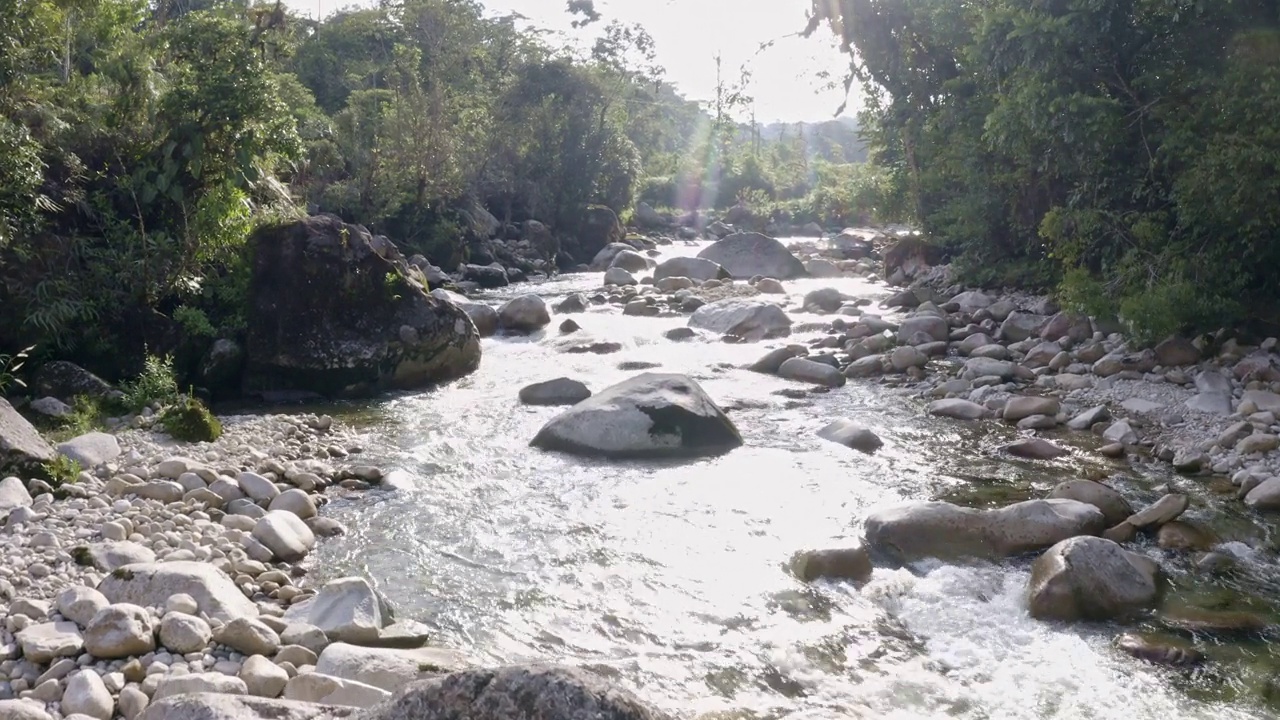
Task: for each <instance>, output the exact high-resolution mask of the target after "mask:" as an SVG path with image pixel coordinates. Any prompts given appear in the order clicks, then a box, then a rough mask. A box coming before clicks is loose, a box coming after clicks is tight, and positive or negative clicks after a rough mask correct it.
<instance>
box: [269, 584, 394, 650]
mask: <svg viewBox="0 0 1280 720" xmlns="http://www.w3.org/2000/svg"><path fill="white" fill-rule="evenodd" d="M390 608H391V606H390V604H389V603H388V602H387V600H386V599H385V598H383V597H382V596H381V595H380V594H379V593H378V591H377V590H375V589H374V588H373V586H372V585H370V584H369V581H368V580H365V579H364V578H360V577H345V578H338V579H336V580H330V581H329V582H327V583H325V584H324V587H322V588H320V592H319V593H317V594H316V596H315V597H313V598H311V599H310V600H306V601H303V602H301V603H298V604H296V605H292V606H290V608H289V609H288V610H287V611H286V612H285V614H284V620H285V622H286V623H289V624H291V625H292V624H305V625H312V626H315V627H317V628H319V629H320V630H322V631H324V634H325V635H326V636H328V638H329V639H330V640H334V641H341V642H355V643H370V642H374V641H376V640H377V639H378V634H379V632H380V631H381V630H382V628H384V627H386V626H387V625H390V624H391V612H390ZM286 639H287V641H288V642H290V643H291V644H303V645H305V643H301V642H298V641H297V639H296V638H290V637H289V636H288V634H287V633H286ZM307 647H310V646H309V645H307ZM312 649H314V648H312Z"/></svg>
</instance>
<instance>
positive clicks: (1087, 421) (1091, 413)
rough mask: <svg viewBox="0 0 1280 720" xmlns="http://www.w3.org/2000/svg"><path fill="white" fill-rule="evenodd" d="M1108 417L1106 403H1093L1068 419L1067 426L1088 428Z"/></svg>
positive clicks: (1109, 415)
mask: <svg viewBox="0 0 1280 720" xmlns="http://www.w3.org/2000/svg"><path fill="white" fill-rule="evenodd" d="M1110 419H1111V411H1110V410H1108V409H1107V406H1106V405H1095V406H1094V407H1091V408H1089V409H1088V410H1084V411H1082V412H1080V413H1079V414H1078V415H1076V416H1075V417H1073V418H1071V419H1070V420H1068V421H1067V427H1069V428H1071V429H1072V430H1088V429H1089V428H1091V427H1093V426H1094V425H1096V424H1098V423H1100V422H1106V421H1108V420H1110Z"/></svg>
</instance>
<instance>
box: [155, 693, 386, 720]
mask: <svg viewBox="0 0 1280 720" xmlns="http://www.w3.org/2000/svg"><path fill="white" fill-rule="evenodd" d="M360 712H361V711H360V709H359V708H355V707H341V706H338V705H319V704H316V703H309V702H299V701H296V700H270V699H267V698H260V697H252V696H249V695H225V694H222V693H213V692H197V693H187V694H184V695H173V696H170V697H167V698H163V699H161V700H159V701H157V702H155V703H152V704H151V705H150V706H148V707H147V709H146V710H145V711H144V712H143V713H142V715H140V716H138V718H137V720H263V719H264V718H270V719H271V720H338V719H339V718H354V717H355V716H356V715H357V714H358V713H360Z"/></svg>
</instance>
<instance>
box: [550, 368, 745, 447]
mask: <svg viewBox="0 0 1280 720" xmlns="http://www.w3.org/2000/svg"><path fill="white" fill-rule="evenodd" d="M530 444H531V445H533V446H534V447H538V448H542V449H544V450H559V451H562V452H569V453H574V454H578V455H594V456H603V457H610V458H628V457H681V456H683V457H696V456H704V455H714V454H719V453H721V452H724V451H727V450H731V449H733V448H735V447H738V446H739V445H741V444H742V437H741V436H740V435H739V434H738V429H737V428H736V427H734V425H733V422H732V421H731V420H729V418H728V417H727V416H726V415H725V414H724V411H723V410H721V409H720V408H719V406H717V405H716V404H715V402H714V401H713V400H712V399H711V398H710V397H708V396H707V394H706V393H705V392H704V391H703V390H702V388H701V386H699V385H698V384H697V383H696V382H694V381H693V380H692V379H690V378H689V377H686V376H684V375H675V374H661V373H645V374H643V375H637V376H636V377H633V378H631V379H629V380H625V381H623V382H621V383H618V384H617V385H614V386H612V387H609V388H606V389H605V390H602V391H601V392H599V393H597V394H595V395H593V396H592V397H590V398H588V399H586V400H583V401H582V402H580V403H578V404H577V405H574V406H573V407H571V408H569V409H568V410H566V411H564V412H563V413H561V414H560V415H557V416H556V417H554V418H552V419H551V421H550V422H548V423H547V424H546V425H544V426H543V428H542V429H541V430H539V431H538V434H537V435H536V436H535V437H534V439H533V441H532V442H531V443H530Z"/></svg>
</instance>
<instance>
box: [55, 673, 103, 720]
mask: <svg viewBox="0 0 1280 720" xmlns="http://www.w3.org/2000/svg"><path fill="white" fill-rule="evenodd" d="M115 706H116V703H115V700H114V699H113V698H112V697H111V693H110V692H109V691H108V690H107V686H106V684H105V683H103V682H102V676H101V675H99V674H98V673H96V672H94V671H93V670H91V669H88V668H86V669H84V670H81V671H80V672H78V673H76V674H74V675H72V676H71V677H70V678H69V679H68V680H67V687H66V690H65V691H64V692H63V693H62V705H61V708H60V709H61V710H62V714H63V715H64V716H67V715H76V714H79V715H85V716H88V717H91V718H96V719H97V720H111V716H112V715H113V714H114V712H113V711H114V710H115Z"/></svg>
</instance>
